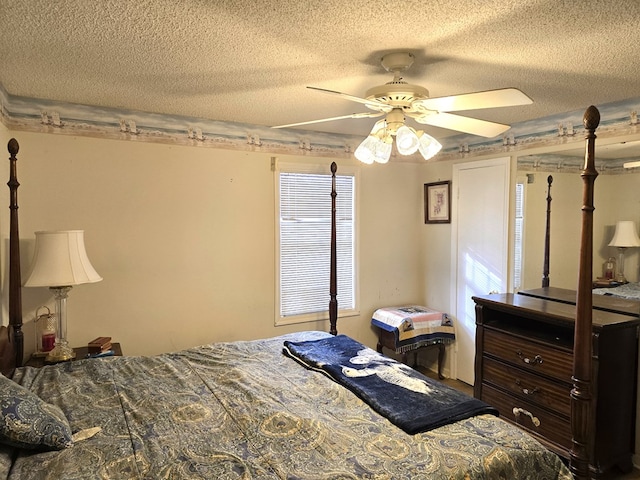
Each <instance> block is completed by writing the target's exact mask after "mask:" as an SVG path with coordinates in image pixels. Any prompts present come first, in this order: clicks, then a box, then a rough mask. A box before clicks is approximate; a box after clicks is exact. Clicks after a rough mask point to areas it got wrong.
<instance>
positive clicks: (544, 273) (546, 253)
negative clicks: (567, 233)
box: [542, 175, 553, 288]
mask: <svg viewBox="0 0 640 480" xmlns="http://www.w3.org/2000/svg"><path fill="white" fill-rule="evenodd" d="M552 183H553V177H552V176H551V175H549V176H548V177H547V228H546V230H545V235H544V265H543V268H542V288H545V287H548V286H549V244H550V240H551V234H550V231H551V184H552Z"/></svg>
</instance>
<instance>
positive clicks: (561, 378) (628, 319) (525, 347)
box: [473, 288, 640, 478]
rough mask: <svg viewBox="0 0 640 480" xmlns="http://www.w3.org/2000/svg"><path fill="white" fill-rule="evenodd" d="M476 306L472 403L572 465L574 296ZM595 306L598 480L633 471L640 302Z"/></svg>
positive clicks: (508, 297)
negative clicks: (489, 409)
mask: <svg viewBox="0 0 640 480" xmlns="http://www.w3.org/2000/svg"><path fill="white" fill-rule="evenodd" d="M598 297H600V298H598ZM473 300H474V301H475V303H476V327H477V328H476V358H475V385H474V396H475V397H476V398H479V399H481V400H484V401H485V402H487V403H489V404H491V405H493V406H495V407H496V408H498V410H499V412H500V416H501V417H502V418H504V419H506V420H508V421H510V422H512V423H515V424H517V425H518V426H520V427H521V428H523V429H524V430H526V431H528V432H529V433H531V434H532V435H534V436H535V437H536V438H538V439H539V440H540V441H541V442H542V443H543V444H544V445H545V446H547V447H548V448H549V449H551V450H553V451H555V452H556V453H558V454H559V455H560V456H562V457H564V458H567V459H568V458H569V451H570V449H571V446H572V441H571V421H570V416H571V397H570V392H571V389H572V386H573V384H572V380H571V376H572V372H573V335H574V325H575V311H576V307H575V305H574V304H573V303H572V302H573V301H575V292H573V291H571V290H564V289H554V288H546V289H537V290H532V291H528V292H521V293H519V294H515V295H514V294H492V295H485V296H477V297H473ZM593 303H594V309H593V316H592V317H593V336H592V338H593V375H592V378H591V389H592V398H593V404H592V405H593V406H592V421H593V424H592V426H591V428H590V432H591V445H592V451H591V460H590V469H591V473H592V475H593V476H594V477H595V478H598V477H600V476H602V475H605V474H606V473H608V472H610V471H611V470H612V469H614V468H615V467H618V468H620V469H621V470H623V471H629V470H631V468H632V463H631V457H632V455H633V452H634V444H635V424H636V422H635V418H636V387H637V365H638V328H639V325H640V318H639V315H640V303H639V302H636V301H632V300H623V299H615V298H612V297H604V296H602V297H601V296H597V295H594V301H593Z"/></svg>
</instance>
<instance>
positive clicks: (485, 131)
mask: <svg viewBox="0 0 640 480" xmlns="http://www.w3.org/2000/svg"><path fill="white" fill-rule="evenodd" d="M414 118H415V120H416V122H418V123H422V124H426V125H432V126H434V127H442V128H448V129H449V130H456V131H458V132H464V133H470V134H471V135H479V136H481V137H487V138H491V137H495V136H497V135H500V134H501V133H503V132H506V131H507V130H509V128H511V127H510V126H509V125H504V124H502V123H495V122H488V121H486V120H478V119H477V118H471V117H463V116H461V115H453V114H451V113H444V112H441V113H432V114H427V115H422V116H418V117H414Z"/></svg>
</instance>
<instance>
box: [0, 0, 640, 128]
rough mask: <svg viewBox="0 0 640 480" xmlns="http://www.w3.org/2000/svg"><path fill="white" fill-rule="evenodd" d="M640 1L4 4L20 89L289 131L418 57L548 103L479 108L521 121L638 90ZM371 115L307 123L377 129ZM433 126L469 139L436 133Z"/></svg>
mask: <svg viewBox="0 0 640 480" xmlns="http://www.w3.org/2000/svg"><path fill="white" fill-rule="evenodd" d="M639 21H640V2H639V1H638V0H608V1H606V2H605V1H603V0H582V1H579V0H575V1H566V0H452V1H446V0H431V1H425V0H421V1H403V2H388V1H384V2H383V1H378V0H366V1H365V0H352V1H345V0H334V1H326V0H316V1H315V2H303V1H297V0H296V1H279V0H271V1H265V0H222V1H205V0H182V1H179V2H177V1H175V0H136V1H116V0H95V1H87V0H55V1H51V0H20V1H18V0H0V84H2V85H3V86H4V88H5V89H6V91H7V92H8V93H9V94H11V95H18V96H25V97H31V98H45V99H50V100H56V101H62V102H71V103H80V104H86V105H95V106H106V107H115V108H128V109H134V110H141V111H145V112H156V113H163V114H177V115H185V116H196V117H202V118H206V119H211V120H220V121H233V122H242V123H250V124H257V125H267V126H270V125H278V124H286V123H293V122H301V121H306V120H312V119H318V118H325V117H334V116H338V115H347V114H350V113H354V112H360V111H366V107H364V106H363V105H360V104H358V103H355V102H350V101H347V100H344V99H341V98H338V97H335V96H330V95H326V94H322V93H319V92H316V91H312V90H309V89H306V88H305V87H306V86H307V85H312V86H317V87H322V88H327V89H332V90H338V91H341V92H345V93H349V94H351V95H356V96H364V93H365V91H366V90H367V89H368V88H370V87H372V86H375V85H379V84H384V83H386V82H388V81H390V80H391V78H392V76H391V75H390V74H389V73H388V72H385V71H384V70H383V69H382V67H381V66H380V64H379V59H380V57H381V55H382V54H384V53H387V52H389V51H398V50H408V51H411V52H412V53H414V55H415V56H416V62H415V64H414V66H413V67H412V68H411V69H410V70H409V71H408V72H407V73H406V75H405V80H406V81H408V82H409V83H414V84H418V85H422V86H424V87H426V88H428V89H429V91H430V93H431V96H432V97H436V96H444V95H453V94H459V93H467V92H472V91H478V90H487V89H494V88H501V87H511V86H513V87H517V88H520V89H521V90H523V91H524V92H525V93H527V94H528V95H529V96H530V97H531V98H532V99H533V100H534V103H533V105H528V106H523V107H508V108H499V109H490V110H478V111H474V112H472V113H470V116H475V117H477V118H482V119H486V120H492V121H498V122H502V123H516V122H522V121H525V120H529V119H534V118H541V117H546V116H549V115H552V114H554V113H560V112H566V111H572V110H576V109H583V108H585V107H587V106H588V105H591V104H594V105H596V106H597V105H598V104H604V103H609V102H614V101H618V100H623V99H627V98H634V97H638V96H639V94H640V89H639V88H638V87H639V86H640V81H639V80H638V65H637V61H638V59H639V58H640V42H639V41H638V37H637V36H638V24H639ZM372 124H373V120H371V119H357V120H356V119H351V120H342V121H335V122H327V123H322V124H316V125H312V126H306V127H300V128H307V129H314V130H317V131H324V132H337V133H352V134H358V135H360V134H362V135H365V134H366V133H368V132H369V130H370V129H371V126H372ZM427 130H428V131H429V133H431V134H432V135H439V136H447V135H451V134H454V133H455V132H451V131H449V130H441V129H438V128H435V127H427Z"/></svg>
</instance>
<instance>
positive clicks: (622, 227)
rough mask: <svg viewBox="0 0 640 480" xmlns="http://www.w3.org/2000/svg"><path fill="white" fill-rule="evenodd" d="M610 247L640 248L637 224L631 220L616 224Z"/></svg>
mask: <svg viewBox="0 0 640 480" xmlns="http://www.w3.org/2000/svg"><path fill="white" fill-rule="evenodd" d="M609 246H610V247H640V238H638V234H637V232H636V224H635V222H632V221H630V220H621V221H619V222H618V223H617V224H616V231H615V233H614V234H613V238H612V239H611V242H609Z"/></svg>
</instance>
